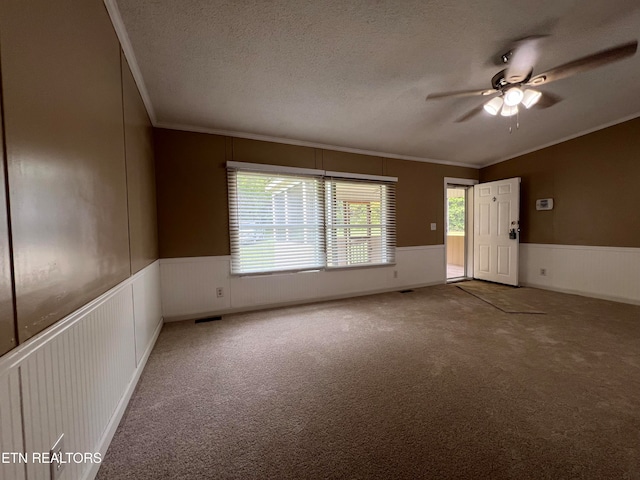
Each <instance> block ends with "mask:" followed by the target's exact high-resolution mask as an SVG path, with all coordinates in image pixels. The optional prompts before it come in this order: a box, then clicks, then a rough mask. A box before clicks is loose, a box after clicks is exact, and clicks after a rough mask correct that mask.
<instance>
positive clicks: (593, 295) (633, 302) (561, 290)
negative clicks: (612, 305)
mask: <svg viewBox="0 0 640 480" xmlns="http://www.w3.org/2000/svg"><path fill="white" fill-rule="evenodd" d="M520 286H521V287H530V288H538V289H540V290H548V291H550V292H558V293H568V294H570V295H578V296H580V297H587V298H597V299H600V300H609V301H610V302H618V303H628V304H629V305H640V300H635V299H632V298H626V297H617V296H615V295H603V294H600V293H592V292H583V291H580V290H573V289H571V288H560V287H550V286H549V285H541V284H539V283H532V282H520Z"/></svg>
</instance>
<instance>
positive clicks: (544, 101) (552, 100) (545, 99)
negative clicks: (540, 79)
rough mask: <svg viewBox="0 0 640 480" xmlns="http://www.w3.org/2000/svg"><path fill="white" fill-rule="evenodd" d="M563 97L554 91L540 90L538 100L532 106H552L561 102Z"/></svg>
mask: <svg viewBox="0 0 640 480" xmlns="http://www.w3.org/2000/svg"><path fill="white" fill-rule="evenodd" d="M562 100H563V98H562V97H561V96H559V95H556V94H555V93H549V92H542V96H541V97H540V100H538V101H537V102H536V104H535V105H534V106H533V107H532V108H549V107H553V106H554V105H555V104H556V103H558V102H561V101H562Z"/></svg>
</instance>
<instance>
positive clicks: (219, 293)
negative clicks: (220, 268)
mask: <svg viewBox="0 0 640 480" xmlns="http://www.w3.org/2000/svg"><path fill="white" fill-rule="evenodd" d="M216 297H218V298H222V297H224V288H222V287H218V288H216Z"/></svg>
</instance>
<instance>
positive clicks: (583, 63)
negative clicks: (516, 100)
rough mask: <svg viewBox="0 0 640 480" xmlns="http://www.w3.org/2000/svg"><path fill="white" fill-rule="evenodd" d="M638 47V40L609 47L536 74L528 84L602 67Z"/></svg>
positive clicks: (558, 78) (537, 83)
mask: <svg viewBox="0 0 640 480" xmlns="http://www.w3.org/2000/svg"><path fill="white" fill-rule="evenodd" d="M637 49H638V42H637V41H636V40H634V41H633V42H629V43H625V44H623V45H618V46H617V47H613V48H609V49H607V50H603V51H601V52H598V53H594V54H593V55H587V56H586V57H582V58H579V59H578V60H574V61H573V62H569V63H565V64H564V65H559V66H557V67H555V68H552V69H551V70H548V71H546V72H544V73H541V74H540V75H536V76H535V77H533V78H532V79H531V80H529V81H528V82H527V85H531V86H538V85H542V84H545V83H549V82H555V81H556V80H562V79H563V78H567V77H570V76H572V75H575V74H577V73H582V72H586V71H588V70H592V69H594V68H598V67H601V66H603V65H606V64H607V63H612V62H617V61H618V60H622V59H623V58H627V57H630V56H632V55H633V54H635V53H636V50H637Z"/></svg>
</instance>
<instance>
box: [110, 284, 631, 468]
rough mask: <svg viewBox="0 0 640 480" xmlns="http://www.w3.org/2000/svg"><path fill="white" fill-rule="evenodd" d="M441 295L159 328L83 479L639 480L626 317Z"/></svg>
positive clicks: (546, 297) (615, 311) (555, 300)
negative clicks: (510, 309)
mask: <svg viewBox="0 0 640 480" xmlns="http://www.w3.org/2000/svg"><path fill="white" fill-rule="evenodd" d="M527 291H528V292H529V293H528V295H529V298H528V301H529V303H530V304H531V305H534V306H535V305H542V304H543V305H544V306H545V311H546V312H547V314H546V315H529V314H522V315H512V314H507V313H504V312H501V311H500V310H497V309H496V308H494V307H493V306H491V305H489V304H487V303H485V302H483V301H481V300H480V299H478V298H476V297H474V296H471V295H469V294H467V293H465V292H463V291H462V290H460V289H459V288H457V287H455V286H453V285H442V286H437V287H430V288H424V289H418V290H416V291H415V292H414V293H409V294H400V293H389V294H382V295H375V296H369V297H361V298H357V299H351V300H342V301H334V302H326V303H319V304H314V305H308V306H301V307H291V308H283V309H277V310H270V311H265V312H254V313H247V314H237V315H229V316H225V317H224V318H223V320H221V321H216V322H212V323H202V324H198V325H195V324H193V322H181V323H174V324H167V325H165V327H164V329H163V331H162V333H161V335H160V337H159V339H158V343H157V346H156V348H155V349H154V351H153V353H152V355H151V357H150V359H149V362H148V364H147V368H146V370H145V371H144V373H143V374H142V377H141V379H140V383H139V384H138V388H137V389H136V392H135V393H134V395H133V397H132V399H131V403H130V405H129V408H128V410H127V412H126V414H125V417H124V418H123V420H122V422H121V425H120V427H119V429H118V431H117V433H116V435H115V437H114V439H113V443H112V444H111V447H110V448H109V451H108V453H107V455H106V458H105V461H104V463H103V465H102V467H101V468H100V471H99V475H98V478H100V479H137V480H143V479H154V480H156V479H217V478H220V479H325V478H326V479H328V478H335V479H343V478H344V479H417V478H428V479H518V480H520V479H574V478H575V479H578V478H579V479H594V480H595V479H597V480H603V479H639V478H640V403H639V402H640V400H639V399H640V307H638V306H631V305H624V304H617V303H611V302H605V301H600V300H594V299H588V298H583V297H577V296H572V295H563V294H559V293H552V292H544V291H541V290H536V289H527Z"/></svg>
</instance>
